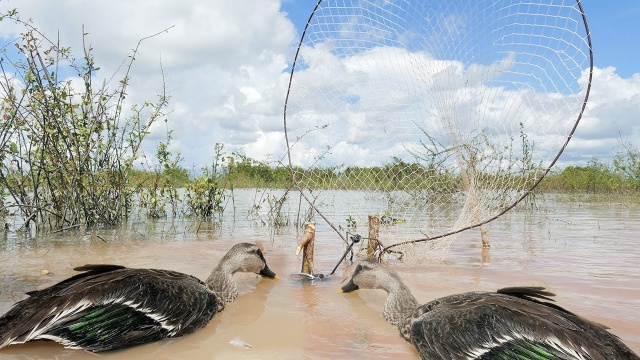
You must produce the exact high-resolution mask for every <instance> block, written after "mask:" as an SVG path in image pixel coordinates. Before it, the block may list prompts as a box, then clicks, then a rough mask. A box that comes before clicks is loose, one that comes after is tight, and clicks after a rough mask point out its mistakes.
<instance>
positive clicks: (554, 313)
mask: <svg viewBox="0 0 640 360" xmlns="http://www.w3.org/2000/svg"><path fill="white" fill-rule="evenodd" d="M358 289H382V290H384V291H386V292H387V298H386V300H385V302H384V309H383V316H384V318H385V320H386V321H387V322H388V323H390V324H391V325H395V326H396V327H397V328H398V330H399V332H400V335H401V336H402V337H403V338H404V339H405V340H407V341H408V342H410V343H411V344H413V345H414V346H415V348H416V349H417V351H418V353H419V355H420V358H421V359H449V360H450V359H540V360H543V359H602V360H604V359H607V360H612V359H640V357H638V355H637V354H635V353H634V352H633V351H632V350H631V349H630V348H628V347H627V346H626V345H625V344H624V343H623V342H622V341H621V340H620V339H619V338H618V337H616V336H615V335H614V334H612V333H610V332H609V331H608V330H607V328H606V327H605V326H603V325H601V324H598V323H595V322H593V321H591V320H588V319H586V318H584V317H581V316H579V315H576V314H574V313H572V312H570V311H568V310H566V309H564V308H562V307H560V306H558V305H557V304H555V303H554V301H555V300H554V299H553V298H552V297H553V296H555V294H554V293H552V292H549V291H547V290H546V288H544V287H535V286H522V287H507V288H502V289H499V290H497V291H495V292H488V291H474V292H465V293H460V294H454V295H449V296H445V297H442V298H439V299H435V300H433V301H430V302H427V303H426V304H424V305H420V304H419V303H418V301H417V300H416V298H415V297H414V296H413V295H412V294H411V291H410V290H409V288H408V287H407V286H406V285H405V284H404V282H403V281H402V279H401V278H400V276H398V274H397V273H396V272H395V271H393V270H392V269H390V268H389V267H388V266H386V265H384V264H382V263H380V262H378V261H376V260H362V261H360V262H359V263H358V265H357V266H356V268H355V269H354V271H353V273H352V274H351V276H350V278H349V280H348V282H347V283H346V284H345V285H343V286H342V287H341V288H340V289H339V291H340V292H343V293H350V292H353V291H356V290H358Z"/></svg>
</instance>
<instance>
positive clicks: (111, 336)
mask: <svg viewBox="0 0 640 360" xmlns="http://www.w3.org/2000/svg"><path fill="white" fill-rule="evenodd" d="M74 270H76V271H79V272H80V273H79V274H76V275H75V276H72V277H70V278H68V279H66V280H63V281H61V282H58V283H57V284H54V285H52V286H49V287H47V288H45V289H42V290H35V291H31V292H28V293H27V295H28V297H27V298H25V299H24V300H22V301H19V302H17V303H15V304H14V306H13V307H12V308H11V309H10V310H9V311H8V312H7V313H5V314H4V315H3V316H2V317H0V329H2V330H1V334H0V349H1V348H3V347H5V346H8V345H13V344H22V343H25V342H28V341H32V340H53V341H55V342H58V343H60V344H62V345H63V346H64V347H67V348H72V349H84V350H86V351H88V352H96V353H97V352H104V351H110V350H116V349H122V348H127V347H131V346H135V345H141V344H145V343H149V342H153V341H157V340H161V339H164V338H172V337H178V336H182V335H186V334H190V333H193V332H195V331H197V330H199V329H202V328H204V327H205V326H206V325H207V324H208V323H209V322H210V321H211V319H212V318H213V317H214V316H215V315H216V314H217V313H218V312H220V311H222V310H224V308H225V305H226V304H227V303H229V302H231V301H233V300H234V299H235V298H236V297H237V296H238V287H237V284H236V282H235V280H234V278H233V274H234V273H236V272H248V273H256V274H258V275H260V276H262V277H265V278H271V279H277V278H278V277H277V275H276V274H275V273H274V272H273V271H272V270H271V269H270V268H269V267H268V266H267V262H266V260H265V258H264V255H263V253H262V250H261V249H260V248H259V247H258V246H256V245H254V244H250V243H238V244H235V245H234V246H233V247H231V249H230V250H229V251H228V252H227V253H226V254H225V255H224V256H223V257H222V258H221V259H220V261H219V263H218V264H217V266H216V267H215V268H214V269H213V271H212V272H211V274H210V275H209V277H208V278H207V279H206V280H205V281H202V280H200V279H198V278H196V277H194V276H191V275H188V274H184V273H180V272H176V271H171V270H162V269H144V268H143V269H138V268H128V267H125V266H121V265H109V264H89V265H84V266H79V267H76V268H75V269H74Z"/></svg>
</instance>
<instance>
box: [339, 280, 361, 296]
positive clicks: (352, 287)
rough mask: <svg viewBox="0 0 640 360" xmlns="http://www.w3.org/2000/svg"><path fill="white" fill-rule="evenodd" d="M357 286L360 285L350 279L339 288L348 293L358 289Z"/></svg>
mask: <svg viewBox="0 0 640 360" xmlns="http://www.w3.org/2000/svg"><path fill="white" fill-rule="evenodd" d="M359 288H360V287H358V285H356V283H354V282H353V279H350V280H349V282H348V283H346V284H344V286H343V287H341V288H340V291H341V292H343V293H350V292H352V291H356V290H358V289H359Z"/></svg>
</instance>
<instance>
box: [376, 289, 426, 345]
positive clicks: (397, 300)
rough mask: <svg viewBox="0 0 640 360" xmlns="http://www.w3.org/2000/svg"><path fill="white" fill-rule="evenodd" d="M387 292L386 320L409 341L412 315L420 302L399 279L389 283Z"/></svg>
mask: <svg viewBox="0 0 640 360" xmlns="http://www.w3.org/2000/svg"><path fill="white" fill-rule="evenodd" d="M385 290H387V292H388V296H387V299H386V300H385V302H384V310H383V315H384V318H385V320H387V322H389V323H390V324H391V325H395V326H397V327H398V330H399V331H400V334H401V335H402V337H404V338H405V340H407V341H409V336H410V335H409V334H410V320H411V313H412V312H413V311H414V310H415V309H416V308H417V307H418V301H417V300H416V298H415V297H414V296H413V294H411V291H410V290H409V288H408V287H407V286H406V285H405V284H404V283H403V282H402V281H401V280H399V279H398V280H397V281H394V282H389V283H388V287H387V289H385Z"/></svg>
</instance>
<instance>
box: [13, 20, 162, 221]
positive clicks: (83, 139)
mask: <svg viewBox="0 0 640 360" xmlns="http://www.w3.org/2000/svg"><path fill="white" fill-rule="evenodd" d="M0 17H2V18H4V19H5V21H6V20H7V19H9V20H13V21H15V22H16V23H18V24H21V25H22V26H23V27H24V30H25V31H24V32H23V33H21V35H20V38H19V41H18V42H17V43H16V44H15V49H16V50H17V54H16V56H9V55H8V54H10V52H9V51H7V49H4V52H3V56H2V59H1V61H0V70H1V71H2V74H3V76H2V77H1V78H0V104H1V108H0V117H1V119H2V125H1V126H0V160H1V161H0V185H2V186H3V187H4V188H5V189H6V190H7V192H8V193H9V195H10V198H11V200H12V201H11V203H10V204H6V206H8V207H16V208H17V209H18V210H19V212H18V213H19V214H20V216H21V217H22V220H23V221H24V224H25V226H26V227H29V226H31V225H32V224H35V226H36V228H37V229H61V228H65V227H69V226H80V225H92V224H98V223H101V224H117V223H119V222H120V221H121V220H122V219H124V218H126V216H127V214H128V211H129V208H130V204H131V197H132V191H133V190H132V188H131V187H129V186H128V183H127V181H128V178H129V172H130V171H131V170H132V167H133V163H134V161H135V160H136V159H137V158H138V157H139V154H140V146H141V143H142V141H143V139H144V138H145V136H146V134H147V133H148V130H149V127H150V126H151V124H153V123H154V122H155V121H156V120H157V119H159V118H161V117H163V116H164V114H163V109H164V107H165V106H166V104H167V101H168V98H167V96H166V95H165V94H164V91H163V93H161V94H160V95H159V96H158V98H157V100H156V101H155V102H146V103H144V104H143V105H133V106H131V108H130V109H128V111H127V109H124V106H125V99H126V97H127V87H128V85H129V74H130V71H131V68H132V65H133V62H134V59H135V54H136V53H137V49H138V47H139V46H140V43H141V42H142V41H143V40H144V39H142V40H140V42H138V46H137V47H136V48H135V50H133V54H132V55H131V56H130V57H129V58H128V60H127V62H125V70H126V71H125V74H124V76H123V77H122V78H121V80H120V81H119V82H118V83H117V85H116V86H115V87H114V88H110V87H109V83H108V82H107V81H104V82H102V83H96V82H95V78H96V74H97V72H98V70H99V67H98V66H97V65H96V64H95V61H94V57H93V55H92V48H91V47H90V46H88V45H87V44H86V43H84V49H83V56H82V58H81V59H79V60H77V59H75V58H74V57H73V55H72V52H71V49H70V48H67V47H61V46H60V45H59V44H58V43H57V42H53V41H51V40H49V39H48V38H47V37H46V36H45V35H44V34H43V33H41V32H40V31H39V30H38V29H37V28H36V27H35V26H34V25H32V23H31V22H29V21H22V20H21V19H20V18H19V16H18V14H17V12H16V11H15V10H14V11H9V12H7V13H5V14H1V15H0ZM86 35H87V34H84V35H83V41H84V40H86ZM154 36H155V35H154ZM14 53H15V51H14ZM63 74H64V75H63Z"/></svg>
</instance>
